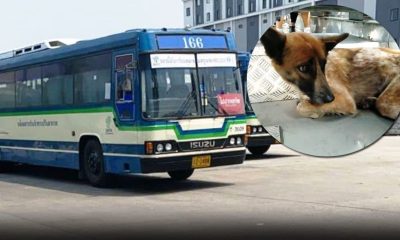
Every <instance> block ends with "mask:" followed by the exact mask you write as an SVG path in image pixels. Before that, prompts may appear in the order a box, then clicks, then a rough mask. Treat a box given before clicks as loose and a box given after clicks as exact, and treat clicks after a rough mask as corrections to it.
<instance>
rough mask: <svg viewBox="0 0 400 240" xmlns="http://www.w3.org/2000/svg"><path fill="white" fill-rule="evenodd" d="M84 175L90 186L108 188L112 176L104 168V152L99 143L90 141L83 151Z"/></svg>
mask: <svg viewBox="0 0 400 240" xmlns="http://www.w3.org/2000/svg"><path fill="white" fill-rule="evenodd" d="M83 167H84V173H85V176H86V178H87V179H88V181H89V182H90V184H92V185H93V186H95V187H108V186H109V180H110V179H109V178H110V176H109V175H108V174H106V172H105V170H104V169H105V168H104V157H103V150H102V148H101V145H100V143H99V141H97V140H94V139H90V140H88V141H87V142H86V144H85V147H84V150H83Z"/></svg>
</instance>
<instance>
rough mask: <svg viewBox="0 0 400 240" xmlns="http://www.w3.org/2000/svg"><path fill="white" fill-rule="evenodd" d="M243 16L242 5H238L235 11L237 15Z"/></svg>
mask: <svg viewBox="0 0 400 240" xmlns="http://www.w3.org/2000/svg"><path fill="white" fill-rule="evenodd" d="M242 14H243V5H242V4H239V5H238V11H237V15H242Z"/></svg>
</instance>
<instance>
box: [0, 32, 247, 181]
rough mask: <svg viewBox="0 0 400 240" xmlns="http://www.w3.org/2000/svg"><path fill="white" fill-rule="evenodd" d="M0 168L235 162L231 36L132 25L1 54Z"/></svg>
mask: <svg viewBox="0 0 400 240" xmlns="http://www.w3.org/2000/svg"><path fill="white" fill-rule="evenodd" d="M0 58H1V60H0V163H1V166H0V169H2V170H3V171H4V170H5V169H6V168H7V166H8V165H10V164H15V163H18V164H28V165H39V166H50V167H60V168H67V169H76V170H78V172H79V176H80V177H84V178H86V179H87V180H88V181H89V182H90V183H91V184H92V185H93V186H96V187H104V186H107V184H108V183H109V182H110V177H112V176H113V175H120V174H122V175H124V174H125V175H129V174H137V173H155V172H167V173H168V174H169V176H170V177H171V178H172V179H175V180H185V179H187V178H189V177H190V176H191V175H192V173H193V171H194V170H195V169H199V168H208V167H217V166H222V165H231V164H241V163H243V160H244V158H245V152H246V148H245V141H246V138H245V133H246V118H245V110H244V108H245V107H244V100H243V95H242V94H243V89H242V83H241V76H240V69H239V68H238V66H237V50H236V45H235V41H234V37H233V35H232V33H230V32H226V31H215V30H188V29H165V28H164V29H158V30H157V29H137V30H129V31H126V32H123V33H118V34H114V35H110V36H106V37H101V38H98V39H93V40H83V41H75V42H73V41H72V42H71V41H70V42H67V43H64V42H63V41H62V40H55V41H51V42H47V43H46V44H36V45H32V46H29V47H26V48H22V49H17V50H14V51H11V52H8V53H5V54H0Z"/></svg>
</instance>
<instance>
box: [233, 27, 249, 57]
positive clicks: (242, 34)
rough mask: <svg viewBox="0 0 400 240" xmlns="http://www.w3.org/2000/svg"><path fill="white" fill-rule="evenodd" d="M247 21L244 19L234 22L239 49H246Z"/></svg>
mask: <svg viewBox="0 0 400 240" xmlns="http://www.w3.org/2000/svg"><path fill="white" fill-rule="evenodd" d="M247 31H248V29H247V21H246V19H240V20H236V21H235V22H234V33H235V38H236V44H237V47H238V49H239V51H247Z"/></svg>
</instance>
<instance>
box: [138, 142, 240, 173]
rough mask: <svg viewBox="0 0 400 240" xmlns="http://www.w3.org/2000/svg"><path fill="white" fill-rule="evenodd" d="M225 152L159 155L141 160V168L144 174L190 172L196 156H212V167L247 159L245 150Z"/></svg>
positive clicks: (238, 162) (237, 162)
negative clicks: (172, 155)
mask: <svg viewBox="0 0 400 240" xmlns="http://www.w3.org/2000/svg"><path fill="white" fill-rule="evenodd" d="M224 150H225V151H222V152H219V151H214V152H210V153H208V152H207V151H201V152H198V153H196V152H192V153H191V154H190V155H184V156H174V157H171V156H168V155H158V156H157V157H154V158H152V157H149V158H142V159H140V166H141V172H142V173H154V172H169V171H176V170H188V169H192V158H193V157H194V156H202V155H210V156H211V165H210V167H217V166H224V165H232V164H241V163H243V161H244V159H245V157H246V150H245V148H244V147H243V148H236V149H229V150H230V151H227V149H224Z"/></svg>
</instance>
